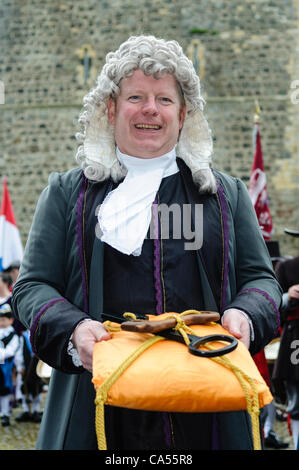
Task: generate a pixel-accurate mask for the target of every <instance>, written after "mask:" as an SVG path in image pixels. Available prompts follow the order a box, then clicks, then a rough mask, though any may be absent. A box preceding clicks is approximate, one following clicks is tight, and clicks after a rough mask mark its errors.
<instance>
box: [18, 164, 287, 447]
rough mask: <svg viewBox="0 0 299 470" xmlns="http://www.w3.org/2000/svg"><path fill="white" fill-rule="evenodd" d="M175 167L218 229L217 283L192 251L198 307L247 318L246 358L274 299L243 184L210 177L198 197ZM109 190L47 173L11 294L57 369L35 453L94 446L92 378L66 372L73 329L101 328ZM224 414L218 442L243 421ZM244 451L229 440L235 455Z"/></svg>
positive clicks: (39, 350)
mask: <svg viewBox="0 0 299 470" xmlns="http://www.w3.org/2000/svg"><path fill="white" fill-rule="evenodd" d="M178 164H179V167H180V170H181V173H182V176H183V178H184V179H185V181H186V183H187V186H188V188H189V191H190V198H192V200H194V198H195V199H196V198H198V202H199V203H203V204H204V205H205V204H206V205H207V204H209V198H216V199H217V204H218V209H219V210H217V211H216V210H215V213H213V214H211V213H210V212H209V213H208V211H205V210H204V223H205V222H206V223H208V220H205V218H206V217H208V218H217V220H218V222H219V224H218V227H221V234H217V237H216V238H218V239H219V244H218V245H219V246H217V247H211V249H212V250H213V249H216V251H217V250H218V252H219V253H220V254H221V256H220V258H219V262H220V263H221V266H218V267H217V269H218V272H220V273H221V275H220V276H218V278H219V279H218V280H217V285H212V284H213V282H212V283H211V282H209V280H210V279H212V278H213V275H212V272H213V269H215V266H214V265H212V264H211V263H210V261H209V256H208V253H209V252H210V253H211V251H210V250H209V240H208V239H207V240H206V239H204V246H205V248H204V246H203V248H202V250H199V253H198V264H199V270H200V278H201V283H202V291H203V293H204V303H205V307H206V308H207V309H213V310H219V311H220V312H223V311H224V310H225V309H226V308H230V307H235V308H239V309H242V310H243V311H245V312H246V313H247V314H248V315H249V316H250V318H251V320H252V324H253V328H254V340H253V341H252V343H251V346H250V351H251V353H253V354H255V353H256V352H258V351H259V350H261V349H262V348H263V347H264V346H265V344H267V343H268V342H269V341H271V340H272V339H273V337H275V336H276V334H277V328H278V326H279V316H278V307H279V305H280V301H281V291H280V288H279V285H278V283H277V281H276V279H275V276H274V273H273V270H272V264H271V261H270V259H269V255H268V251H267V249H266V247H265V243H264V241H263V238H262V235H261V231H260V229H259V227H258V224H257V220H256V216H255V213H254V209H253V207H252V204H251V201H250V199H249V196H248V192H247V189H246V187H245V185H244V184H243V183H242V182H241V181H240V180H238V179H235V178H232V177H229V176H227V175H224V174H222V173H220V172H215V175H216V177H217V180H218V184H219V187H218V193H217V195H216V196H200V195H199V194H198V191H197V190H196V188H195V186H194V184H193V182H192V177H191V173H190V171H189V169H188V168H187V167H186V165H185V164H184V163H183V162H182V161H181V160H180V159H178ZM110 190H111V181H106V182H102V183H92V182H89V181H87V180H86V179H85V177H84V175H83V173H82V171H81V170H80V169H74V170H71V171H68V172H66V173H64V174H57V173H53V174H51V175H50V178H49V185H48V187H47V188H46V189H45V190H44V191H43V193H42V195H41V197H40V199H39V202H38V205H37V209H36V213H35V216H34V220H33V224H32V227H31V231H30V234H29V238H28V242H27V245H26V249H25V254H24V259H23V263H22V266H21V270H20V275H19V278H18V281H17V283H16V285H15V287H14V292H13V308H14V312H15V314H16V316H17V317H18V318H19V319H20V320H21V322H22V323H23V324H25V325H26V327H28V328H30V329H31V342H32V346H33V349H34V351H35V353H36V354H37V356H38V357H40V358H41V359H42V360H43V361H44V362H46V363H48V364H49V365H51V366H52V367H53V368H54V369H55V371H54V372H53V374H52V378H51V382H50V388H49V392H48V397H47V404H46V408H45V412H44V417H43V421H42V425H41V430H40V435H39V441H38V448H41V449H88V448H90V444H91V443H92V442H94V440H95V432H94V390H93V386H92V384H91V374H90V373H89V372H87V371H84V369H83V368H76V367H75V366H74V365H73V363H72V360H71V357H70V356H69V355H68V354H67V346H68V342H69V338H70V336H71V334H72V332H73V330H74V328H75V326H76V325H77V323H78V322H80V321H81V320H82V319H84V318H89V317H92V318H94V319H99V320H100V314H101V312H102V289H103V287H102V285H103V243H101V242H100V241H99V240H98V239H97V238H96V237H95V226H96V223H97V218H96V216H95V213H96V207H97V206H98V204H100V203H101V202H102V201H103V199H104V197H105V195H106V194H107V193H108V192H109V191H110ZM204 207H205V206H204ZM87 227H88V230H87ZM209 238H210V239H213V237H209ZM219 268H220V269H219ZM215 299H217V300H215ZM222 415H223V418H222V427H223V430H224V432H223V436H224V437H223V439H224V441H225V436H226V435H227V434H228V433H230V434H231V431H232V429H234V428H235V426H236V427H239V426H240V420H243V421H244V419H246V418H244V417H243V418H242V416H243V415H244V414H243V413H241V414H240V413H223V414H222ZM226 429H227V432H226ZM235 429H236V428H235ZM224 441H223V442H224ZM223 445H224V446H225V442H224V443H223ZM230 445H231V444H230ZM242 445H243V444H240V443H238V433H236V442H235V444H234V447H233V448H238V446H240V448H242Z"/></svg>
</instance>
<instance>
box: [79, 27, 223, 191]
mask: <svg viewBox="0 0 299 470" xmlns="http://www.w3.org/2000/svg"><path fill="white" fill-rule="evenodd" d="M137 69H140V70H142V71H143V73H144V74H145V75H152V76H154V77H155V78H157V79H158V78H160V77H162V76H163V74H165V73H169V74H171V75H173V76H174V78H175V79H176V80H177V82H178V84H179V86H180V89H181V91H182V94H183V98H184V101H185V104H186V109H187V113H186V118H185V121H184V125H183V127H182V130H181V132H180V136H179V139H178V142H177V156H178V157H180V158H182V159H183V160H184V161H185V163H186V164H187V165H188V167H189V168H190V170H191V172H192V176H193V180H194V182H195V183H196V184H197V185H198V187H199V191H200V192H201V193H215V192H216V181H215V178H214V175H213V173H212V171H211V161H212V152H213V141H212V136H211V131H210V128H209V125H208V123H207V120H206V118H205V117H204V115H203V108H204V104H205V102H204V99H203V97H202V95H201V91H200V81H199V78H198V76H197V74H196V72H195V70H194V67H193V64H192V62H191V61H190V60H189V59H188V58H187V57H186V55H185V54H184V52H183V50H182V48H181V46H180V45H179V44H178V43H177V41H166V40H164V39H157V38H155V37H154V36H144V35H142V36H132V37H130V38H129V39H128V40H127V41H125V42H124V43H123V44H121V45H120V47H119V48H118V50H116V51H115V52H109V53H108V54H107V56H106V63H105V65H104V67H103V69H102V71H101V73H100V75H99V76H98V78H97V82H96V87H95V88H94V89H92V90H91V91H90V92H89V93H88V94H87V95H86V96H85V97H84V99H83V110H82V113H81V114H80V116H79V123H80V125H81V126H82V131H81V132H79V133H77V134H76V138H77V141H78V143H79V147H78V151H77V154H76V160H77V163H79V164H80V165H81V167H82V168H83V170H84V174H85V176H86V178H88V179H90V180H92V181H103V180H106V179H107V178H109V177H111V178H112V179H113V180H114V181H119V180H120V179H122V178H123V177H124V176H125V175H126V169H125V168H124V167H123V166H122V165H121V164H120V162H119V161H118V159H117V156H116V152H115V146H116V143H115V139H114V128H113V126H111V125H110V124H109V121H108V114H107V102H108V98H109V97H112V98H114V99H116V98H117V96H118V95H119V92H120V85H121V80H122V79H123V78H125V77H129V76H131V75H132V74H133V73H134V71H135V70H137Z"/></svg>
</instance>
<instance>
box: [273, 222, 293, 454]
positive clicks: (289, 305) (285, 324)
mask: <svg viewBox="0 0 299 470" xmlns="http://www.w3.org/2000/svg"><path fill="white" fill-rule="evenodd" d="M285 233H286V234H287V235H289V236H291V237H294V238H299V230H293V229H288V228H286V229H285ZM276 276H277V280H278V281H279V283H280V285H281V287H282V290H283V296H282V299H283V301H282V306H281V323H282V333H281V338H280V348H279V352H278V358H277V360H276V362H275V365H274V370H273V378H274V379H275V380H279V381H284V383H285V389H286V394H287V409H286V411H287V413H288V414H289V416H290V425H291V431H292V435H293V441H294V447H295V449H297V448H298V437H299V353H298V351H299V256H295V257H293V258H291V259H286V260H283V261H281V262H280V263H278V265H277V267H276Z"/></svg>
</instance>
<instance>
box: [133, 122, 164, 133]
mask: <svg viewBox="0 0 299 470" xmlns="http://www.w3.org/2000/svg"><path fill="white" fill-rule="evenodd" d="M135 127H136V128H137V129H150V130H156V131H157V130H159V129H161V126H158V125H157V124H135Z"/></svg>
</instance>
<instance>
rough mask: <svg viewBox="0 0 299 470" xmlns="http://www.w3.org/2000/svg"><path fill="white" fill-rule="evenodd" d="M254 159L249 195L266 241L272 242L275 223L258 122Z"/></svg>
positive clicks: (254, 135)
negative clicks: (270, 203)
mask: <svg viewBox="0 0 299 470" xmlns="http://www.w3.org/2000/svg"><path fill="white" fill-rule="evenodd" d="M253 139H254V142H253V145H254V159H253V165H252V170H251V176H250V183H249V194H250V198H251V201H252V204H253V206H254V209H255V212H256V215H257V218H258V221H259V225H260V227H261V230H262V234H263V237H264V240H271V236H272V234H273V222H272V217H271V213H270V208H269V200H268V195H267V184H266V173H265V170H264V163H263V152H262V145H261V136H260V131H259V124H258V122H256V123H255V126H254V134H253Z"/></svg>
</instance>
